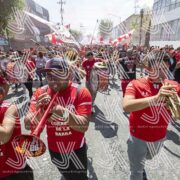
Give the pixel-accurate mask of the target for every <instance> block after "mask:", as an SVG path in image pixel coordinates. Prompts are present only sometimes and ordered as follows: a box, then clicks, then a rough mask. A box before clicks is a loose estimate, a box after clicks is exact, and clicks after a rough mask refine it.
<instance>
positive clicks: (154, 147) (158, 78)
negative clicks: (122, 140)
mask: <svg viewBox="0 0 180 180" xmlns="http://www.w3.org/2000/svg"><path fill="white" fill-rule="evenodd" d="M146 62H147V63H146V64H147V66H146V70H147V71H148V74H149V75H148V76H146V77H144V78H140V79H137V80H133V81H131V82H130V83H129V84H128V86H127V89H126V93H125V96H124V99H123V109H124V111H126V112H130V117H129V130H130V137H129V139H128V141H127V144H128V157H129V161H130V171H131V175H130V179H131V180H145V179H147V177H146V173H145V170H144V167H145V161H146V159H152V158H153V157H154V156H155V155H156V154H157V153H158V151H159V149H160V148H159V147H160V146H161V145H162V144H163V141H164V140H165V137H166V131H167V127H168V123H169V122H170V120H171V119H172V118H171V114H170V111H169V109H168V108H167V105H166V101H167V98H168V97H169V96H171V97H177V96H178V95H180V87H179V84H178V83H177V82H175V81H171V80H167V79H166V78H167V77H168V71H169V70H168V68H169V66H170V58H169V56H168V55H166V54H164V55H163V54H161V55H160V54H159V53H158V52H153V51H152V52H151V53H150V54H149V55H148V56H147V57H146ZM162 82H163V84H162ZM177 92H178V94H177Z"/></svg>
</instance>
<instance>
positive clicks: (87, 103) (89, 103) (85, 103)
mask: <svg viewBox="0 0 180 180" xmlns="http://www.w3.org/2000/svg"><path fill="white" fill-rule="evenodd" d="M83 105H92V102H84V103H81V104H79V106H83Z"/></svg>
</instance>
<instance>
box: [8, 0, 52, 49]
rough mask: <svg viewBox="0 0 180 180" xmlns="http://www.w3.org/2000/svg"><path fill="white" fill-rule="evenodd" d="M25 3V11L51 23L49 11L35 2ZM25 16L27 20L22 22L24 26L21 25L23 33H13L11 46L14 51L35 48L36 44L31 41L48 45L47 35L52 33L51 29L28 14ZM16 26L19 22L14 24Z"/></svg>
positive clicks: (26, 0) (29, 0) (27, 1)
mask: <svg viewBox="0 0 180 180" xmlns="http://www.w3.org/2000/svg"><path fill="white" fill-rule="evenodd" d="M25 2H26V6H25V11H28V12H30V13H32V14H34V15H36V16H38V17H40V18H42V19H45V20H47V21H49V12H48V10H47V9H45V8H43V7H42V6H40V5H39V4H37V3H35V2H34V1H33V0H25ZM23 16H24V17H23V18H24V19H25V20H24V22H22V23H23V24H21V26H23V31H21V32H18V33H13V35H12V36H11V39H10V46H11V47H12V48H13V49H18V50H21V49H25V48H30V47H33V46H34V43H33V42H32V41H31V39H33V40H35V41H37V42H39V43H41V44H42V45H46V44H47V41H46V38H45V35H46V34H49V33H50V28H49V27H48V26H47V25H45V24H43V23H41V22H38V21H37V20H35V19H34V18H31V17H30V16H28V15H27V14H23ZM14 24H17V22H14ZM17 27H18V26H17ZM21 28H22V27H21Z"/></svg>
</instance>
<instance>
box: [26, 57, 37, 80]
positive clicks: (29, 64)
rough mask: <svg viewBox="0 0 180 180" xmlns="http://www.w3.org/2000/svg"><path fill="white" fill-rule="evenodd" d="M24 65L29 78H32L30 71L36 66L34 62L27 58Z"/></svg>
mask: <svg viewBox="0 0 180 180" xmlns="http://www.w3.org/2000/svg"><path fill="white" fill-rule="evenodd" d="M25 65H26V67H27V69H28V73H29V79H33V77H34V74H35V73H34V72H33V73H32V71H33V70H34V69H35V68H36V65H35V63H34V62H33V61H31V60H29V59H28V60H27V61H26V64H25Z"/></svg>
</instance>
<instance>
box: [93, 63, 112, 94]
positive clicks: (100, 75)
mask: <svg viewBox="0 0 180 180" xmlns="http://www.w3.org/2000/svg"><path fill="white" fill-rule="evenodd" d="M108 85H109V71H108V67H107V66H106V65H105V64H104V63H103V62H97V63H95V64H94V67H93V69H92V70H91V74H90V86H91V89H92V90H93V91H94V92H96V91H99V92H103V91H106V90H107V89H108Z"/></svg>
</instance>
